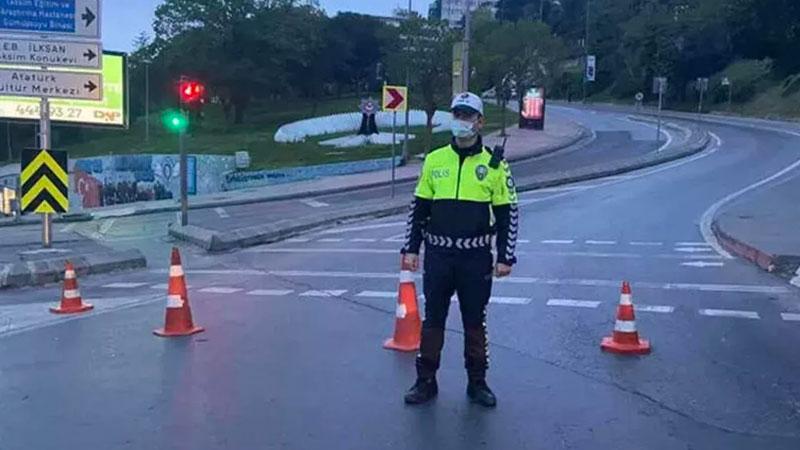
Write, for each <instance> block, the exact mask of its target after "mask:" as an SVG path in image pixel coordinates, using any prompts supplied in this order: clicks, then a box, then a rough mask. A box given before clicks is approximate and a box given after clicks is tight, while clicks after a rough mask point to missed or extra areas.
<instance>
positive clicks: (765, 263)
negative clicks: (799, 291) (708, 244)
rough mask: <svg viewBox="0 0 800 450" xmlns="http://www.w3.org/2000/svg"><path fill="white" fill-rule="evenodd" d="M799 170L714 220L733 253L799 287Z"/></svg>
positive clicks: (728, 207)
mask: <svg viewBox="0 0 800 450" xmlns="http://www.w3.org/2000/svg"><path fill="white" fill-rule="evenodd" d="M798 205H800V172H798V171H795V173H794V174H793V175H792V176H791V177H790V178H787V179H785V180H784V181H782V182H780V183H779V184H776V185H773V186H771V187H769V188H766V189H759V190H756V191H755V192H753V193H750V194H746V195H744V196H743V197H741V198H739V199H737V200H735V201H734V202H733V203H731V204H730V205H728V206H727V207H725V209H724V210H723V212H722V213H720V214H719V215H718V216H717V218H716V219H715V220H714V223H713V224H712V229H713V231H714V234H715V235H716V236H717V238H718V239H719V240H720V242H721V243H722V245H723V247H725V249H726V250H727V251H729V252H730V253H732V254H735V255H737V256H739V257H742V258H745V259H747V260H749V261H751V262H753V263H755V264H757V265H758V266H759V267H761V268H762V269H764V270H766V271H768V272H771V273H774V274H776V275H778V276H780V277H783V278H786V279H788V280H790V281H791V283H792V284H794V285H795V286H797V287H800V207H798Z"/></svg>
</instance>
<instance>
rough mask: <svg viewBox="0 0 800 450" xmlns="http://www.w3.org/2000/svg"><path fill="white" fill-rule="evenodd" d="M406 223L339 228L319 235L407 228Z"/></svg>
mask: <svg viewBox="0 0 800 450" xmlns="http://www.w3.org/2000/svg"><path fill="white" fill-rule="evenodd" d="M405 226H406V223H405V222H390V223H378V224H375V225H364V226H360V227H348V228H338V229H334V230H325V231H322V232H320V233H319V234H339V233H349V232H351V231H365V230H377V229H380V228H395V227H405Z"/></svg>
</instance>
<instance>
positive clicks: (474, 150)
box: [450, 135, 483, 157]
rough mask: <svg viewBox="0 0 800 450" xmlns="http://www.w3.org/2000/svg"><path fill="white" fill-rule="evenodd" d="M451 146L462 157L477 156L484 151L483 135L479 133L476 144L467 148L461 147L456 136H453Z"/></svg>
mask: <svg viewBox="0 0 800 450" xmlns="http://www.w3.org/2000/svg"><path fill="white" fill-rule="evenodd" d="M450 148H452V149H453V151H454V152H456V153H457V154H458V155H459V156H462V157H468V156H475V155H477V154H479V153H480V152H482V151H483V137H482V136H481V135H478V140H476V141H475V144H473V145H472V146H471V147H467V148H460V147H459V146H458V144H456V138H453V140H452V141H451V142H450Z"/></svg>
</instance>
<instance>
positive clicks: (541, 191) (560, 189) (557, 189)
mask: <svg viewBox="0 0 800 450" xmlns="http://www.w3.org/2000/svg"><path fill="white" fill-rule="evenodd" d="M584 189H589V187H587V186H559V187H551V188H543V189H536V190H533V191H528V192H526V194H527V195H525V196H522V197H530V196H531V194H546V193H550V192H564V191H581V190H584Z"/></svg>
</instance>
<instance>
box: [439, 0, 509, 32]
mask: <svg viewBox="0 0 800 450" xmlns="http://www.w3.org/2000/svg"><path fill="white" fill-rule="evenodd" d="M467 4H469V6H470V9H471V10H472V11H475V10H476V9H478V8H479V7H486V6H488V7H491V8H492V11H493V12H497V0H442V20H446V21H447V22H449V23H450V26H457V25H458V24H460V23H461V21H462V20H463V19H464V11H466V8H467Z"/></svg>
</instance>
